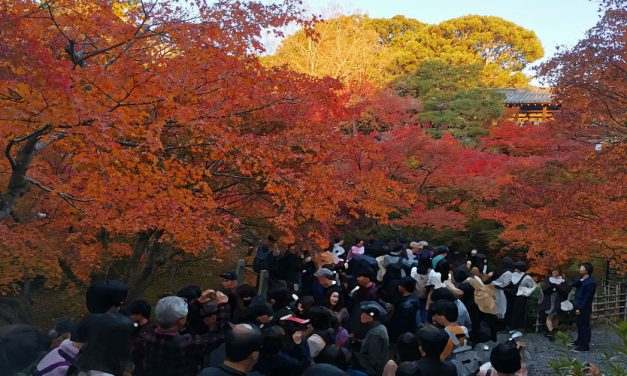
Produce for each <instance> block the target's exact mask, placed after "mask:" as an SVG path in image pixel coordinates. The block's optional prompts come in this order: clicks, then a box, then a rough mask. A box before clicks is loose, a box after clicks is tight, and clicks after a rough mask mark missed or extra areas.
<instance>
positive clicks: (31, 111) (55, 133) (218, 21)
mask: <svg viewBox="0 0 627 376" xmlns="http://www.w3.org/2000/svg"><path fill="white" fill-rule="evenodd" d="M297 5H298V4H297V3H293V2H291V1H286V2H285V3H282V4H278V5H277V4H275V5H262V4H259V3H255V2H248V3H231V2H227V1H225V2H217V3H212V4H211V5H206V4H205V5H203V4H202V3H201V5H200V6H199V7H198V8H194V7H193V6H192V5H191V4H190V5H189V7H188V8H186V10H177V9H174V8H172V7H170V6H169V5H167V4H161V3H156V2H155V3H150V4H147V3H142V6H138V7H129V8H128V9H127V11H126V12H125V13H124V17H120V16H119V15H118V14H117V13H119V10H118V9H112V8H111V7H110V6H109V4H108V2H106V1H92V2H84V3H83V2H73V1H57V2H48V3H45V4H39V3H36V2H29V1H21V2H17V3H14V2H10V4H6V3H5V4H4V8H3V11H2V13H1V16H2V27H3V30H2V41H1V44H2V48H3V50H6V51H7V53H6V54H4V55H3V63H2V64H3V67H4V68H3V70H2V73H1V74H2V78H3V80H2V84H1V85H2V87H1V88H0V92H2V98H1V99H2V102H1V104H2V107H1V111H2V126H1V127H0V132H2V140H3V142H2V145H1V146H2V147H3V148H4V149H5V150H6V159H5V160H4V161H3V162H2V169H3V170H4V171H5V172H8V176H9V178H8V179H6V180H3V184H4V186H5V187H6V189H5V190H3V192H2V202H1V204H2V212H1V213H2V227H1V228H0V233H1V234H2V236H0V238H1V239H2V240H1V245H0V247H1V248H2V251H3V254H4V256H5V257H4V258H3V263H4V264H3V267H5V268H6V269H4V270H3V273H2V275H3V280H2V284H3V285H7V284H10V283H12V282H14V281H19V280H21V279H22V278H23V277H24V276H28V275H30V276H36V275H44V276H47V277H49V279H48V282H49V283H51V284H54V283H55V282H58V275H59V273H60V271H63V272H65V274H66V276H68V277H70V279H72V280H74V281H77V282H80V281H81V280H88V279H89V276H90V274H91V273H94V272H96V271H99V270H102V269H107V268H108V266H111V264H108V263H109V262H111V260H113V259H116V258H119V257H126V258H128V260H129V262H127V263H126V265H125V267H124V268H122V269H123V270H117V271H115V272H116V273H115V275H116V276H117V277H119V278H121V279H124V280H125V281H126V282H127V283H128V284H129V285H130V286H131V288H132V290H131V295H132V296H136V295H137V294H139V293H140V292H141V291H142V290H143V289H144V288H145V287H146V286H147V284H148V283H149V282H150V278H151V277H152V275H153V272H154V270H155V269H156V268H158V267H159V266H160V265H163V264H164V263H166V262H168V260H169V259H170V258H172V257H175V256H176V255H179V254H185V253H199V252H203V251H205V250H207V249H209V248H212V247H216V248H219V249H224V248H228V247H229V246H230V244H231V238H230V236H229V234H232V233H234V232H236V231H237V230H239V229H240V228H241V227H244V226H254V225H259V224H260V222H265V223H268V222H269V223H270V224H271V225H273V226H275V227H276V228H277V229H278V231H281V232H284V233H285V234H286V236H288V237H289V230H290V229H292V228H296V227H298V224H299V223H302V222H304V221H305V220H308V219H313V220H316V219H319V218H326V217H328V216H330V214H329V213H327V212H325V210H329V209H328V208H327V207H325V206H323V205H317V206H315V207H312V210H311V211H308V212H307V214H306V215H299V214H297V213H296V212H295V211H296V209H297V208H299V207H304V206H307V205H309V206H312V204H307V202H309V200H313V199H316V198H317V196H318V195H324V194H325V193H326V192H320V191H319V190H318V188H317V187H318V185H317V184H319V183H320V182H323V181H325V180H328V177H326V171H325V166H326V164H325V160H326V159H328V158H330V154H331V153H330V152H329V151H328V150H329V149H330V148H329V147H327V146H326V145H332V143H331V142H330V140H331V139H332V138H333V137H334V135H335V134H337V132H339V130H337V131H334V129H336V128H333V127H331V126H330V125H331V123H330V122H328V121H327V119H326V118H325V117H323V116H321V111H322V109H323V108H324V110H325V111H332V109H333V107H334V106H335V103H336V102H335V98H336V95H335V93H334V90H335V89H336V88H338V86H337V84H335V83H334V82H327V81H324V80H323V81H315V80H311V79H309V78H305V77H302V76H300V75H298V74H293V73H291V72H286V71H284V70H280V69H265V68H263V67H262V66H261V65H260V64H259V61H258V59H257V56H256V53H255V51H259V50H260V49H261V45H260V42H259V36H260V35H261V32H262V30H264V29H265V28H277V27H279V26H281V25H284V24H285V23H289V22H291V21H294V20H298V19H299V17H300V13H299V12H300V10H299V8H298V7H297ZM244 14H246V16H245V17H244ZM95 20H97V22H94V21H95ZM23 51H31V52H32V53H31V56H27V55H25V54H24V53H23ZM4 140H6V141H4ZM3 176H7V175H3ZM314 182H316V183H317V184H314ZM42 197H43V198H42ZM341 199H343V196H341V191H340V195H339V196H338V198H337V200H341ZM316 202H319V201H316ZM311 217H313V218H311ZM4 271H6V273H5V272H4ZM112 273H113V271H112ZM112 275H113V274H112ZM55 276H57V278H54V277H55Z"/></svg>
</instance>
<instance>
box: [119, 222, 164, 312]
mask: <svg viewBox="0 0 627 376" xmlns="http://www.w3.org/2000/svg"><path fill="white" fill-rule="evenodd" d="M162 235H163V231H162V230H147V231H143V232H141V233H139V234H138V235H137V239H136V241H135V244H134V246H133V252H132V253H131V257H130V259H129V260H128V264H127V267H126V275H125V279H124V282H125V283H126V285H127V286H128V289H129V291H128V297H127V300H128V301H131V300H133V299H136V298H138V297H140V296H141V295H142V294H143V292H144V291H146V288H148V286H149V285H150V282H151V281H152V276H153V275H154V273H155V272H156V271H157V269H158V268H159V267H161V266H162V265H163V264H164V263H165V262H166V258H165V257H159V256H164V255H160V252H161V250H162V249H161V245H160V243H159V240H160V239H161V236H162Z"/></svg>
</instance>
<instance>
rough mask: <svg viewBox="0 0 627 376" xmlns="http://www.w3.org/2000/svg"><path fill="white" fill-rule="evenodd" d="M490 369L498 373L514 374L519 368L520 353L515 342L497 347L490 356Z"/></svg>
mask: <svg viewBox="0 0 627 376" xmlns="http://www.w3.org/2000/svg"><path fill="white" fill-rule="evenodd" d="M490 363H492V367H493V368H494V369H495V370H496V371H498V372H500V373H515V372H518V370H520V368H521V359H520V351H519V350H518V348H517V346H516V343H515V342H506V343H501V344H499V345H497V346H496V347H495V348H493V349H492V353H491V354H490Z"/></svg>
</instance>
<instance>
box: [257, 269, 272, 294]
mask: <svg viewBox="0 0 627 376" xmlns="http://www.w3.org/2000/svg"><path fill="white" fill-rule="evenodd" d="M269 279H270V273H269V272H268V271H267V270H262V271H261V273H260V274H259V286H258V289H257V294H258V295H260V296H263V297H264V298H266V295H267V294H268V281H269Z"/></svg>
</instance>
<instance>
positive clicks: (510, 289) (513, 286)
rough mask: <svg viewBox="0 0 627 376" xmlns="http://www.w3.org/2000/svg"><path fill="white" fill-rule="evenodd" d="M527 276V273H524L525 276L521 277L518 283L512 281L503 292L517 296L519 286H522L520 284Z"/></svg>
mask: <svg viewBox="0 0 627 376" xmlns="http://www.w3.org/2000/svg"><path fill="white" fill-rule="evenodd" d="M526 276H527V273H525V274H523V276H522V277H520V279H519V280H518V282H516V283H512V282H510V283H509V285H507V286H505V287H503V292H504V293H505V295H509V296H516V294H518V287H520V284H521V283H522V281H523V280H524V279H525V277H526Z"/></svg>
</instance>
